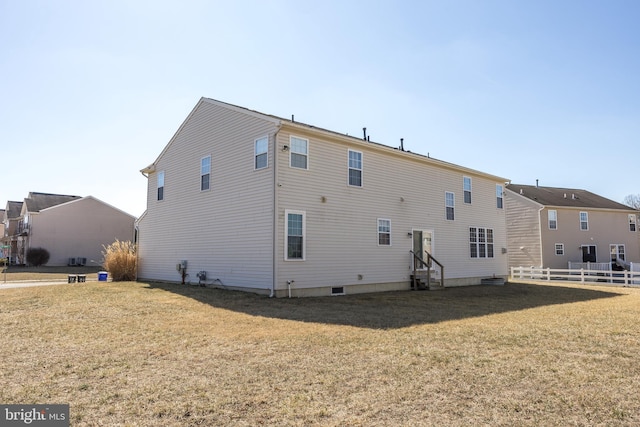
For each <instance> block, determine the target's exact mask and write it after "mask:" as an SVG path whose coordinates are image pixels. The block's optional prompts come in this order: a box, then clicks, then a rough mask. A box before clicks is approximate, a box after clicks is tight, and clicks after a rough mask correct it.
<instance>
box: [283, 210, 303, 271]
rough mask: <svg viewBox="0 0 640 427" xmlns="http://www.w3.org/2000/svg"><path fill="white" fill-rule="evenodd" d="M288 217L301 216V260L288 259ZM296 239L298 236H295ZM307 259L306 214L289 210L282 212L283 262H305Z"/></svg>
mask: <svg viewBox="0 0 640 427" xmlns="http://www.w3.org/2000/svg"><path fill="white" fill-rule="evenodd" d="M289 215H301V216H302V236H301V237H302V258H289ZM296 237H298V236H296ZM306 259H307V213H306V212H305V211H298V210H289V209H286V210H285V211H284V260H285V261H306Z"/></svg>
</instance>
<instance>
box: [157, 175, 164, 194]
mask: <svg viewBox="0 0 640 427" xmlns="http://www.w3.org/2000/svg"><path fill="white" fill-rule="evenodd" d="M158 200H164V171H161V172H158Z"/></svg>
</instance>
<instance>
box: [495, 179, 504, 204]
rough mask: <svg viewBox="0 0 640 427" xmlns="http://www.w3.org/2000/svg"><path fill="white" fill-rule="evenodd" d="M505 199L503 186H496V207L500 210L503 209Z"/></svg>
mask: <svg viewBox="0 0 640 427" xmlns="http://www.w3.org/2000/svg"><path fill="white" fill-rule="evenodd" d="M502 199H503V197H502V185H500V184H497V185H496V207H497V208H498V209H502V206H503V203H502V202H503V200H502Z"/></svg>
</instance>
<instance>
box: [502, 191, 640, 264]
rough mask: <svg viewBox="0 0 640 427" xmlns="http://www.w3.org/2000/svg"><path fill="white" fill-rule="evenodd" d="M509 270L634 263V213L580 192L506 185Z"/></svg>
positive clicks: (637, 243)
mask: <svg viewBox="0 0 640 427" xmlns="http://www.w3.org/2000/svg"><path fill="white" fill-rule="evenodd" d="M506 203H507V231H508V234H507V235H508V241H509V243H508V245H509V248H508V249H509V266H510V267H519V266H523V267H531V266H535V267H539V266H542V267H545V268H568V267H569V262H574V263H580V262H597V263H611V262H612V261H613V265H614V268H616V267H615V265H616V263H615V261H616V259H620V260H622V261H626V262H639V261H640V240H639V239H640V238H639V234H638V231H637V220H638V211H636V210H634V209H632V208H630V207H629V206H625V205H623V204H621V203H617V202H614V201H612V200H609V199H606V198H604V197H601V196H598V195H596V194H593V193H591V192H588V191H585V190H578V189H571V188H555V187H539V186H529V185H518V184H509V185H508V186H507V192H506Z"/></svg>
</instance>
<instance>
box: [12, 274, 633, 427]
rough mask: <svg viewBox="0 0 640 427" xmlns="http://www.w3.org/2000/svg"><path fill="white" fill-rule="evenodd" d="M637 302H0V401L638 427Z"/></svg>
mask: <svg viewBox="0 0 640 427" xmlns="http://www.w3.org/2000/svg"><path fill="white" fill-rule="evenodd" d="M639 319H640V290H639V289H628V288H608V287H596V286H591V287H579V286H577V285H570V284H567V285H563V286H556V285H534V284H525V283H510V284H507V285H505V286H478V287H467V288H455V289H447V290H444V291H439V292H426V291H425V292H394V293H381V294H370V295H358V296H341V297H327V298H306V299H269V298H267V297H264V296H257V295H253V294H247V293H239V292H230V291H222V290H216V289H209V288H199V287H193V286H180V285H166V284H147V283H133V282H125V283H111V282H108V283H105V282H93V283H86V284H80V285H78V284H76V285H68V284H63V285H56V286H46V287H34V288H22V289H2V288H1V285H0V336H2V337H3V338H2V346H0V360H2V365H1V366H2V370H1V371H0V384H2V387H0V402H3V403H69V404H70V408H71V423H72V425H74V426H101V425H104V426H114V425H122V426H185V425H194V426H195V425H204V426H213V425H238V426H245V425H246V426H255V425H277V426H282V425H296V426H308V425H328V426H345V425H348V426H371V425H381V426H396V425H406V426H414V425H434V426H436V425H437V426H442V425H448V426H471V425H487V426H513V425H519V426H523V425H524V426H539V425H545V426H549V425H552V426H553V425H557V426H566V425H580V426H582V425H606V426H631V425H640V399H639V397H638V390H640V363H639V360H640V359H639V357H638V355H639V354H640V327H639V326H638V320H639Z"/></svg>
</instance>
